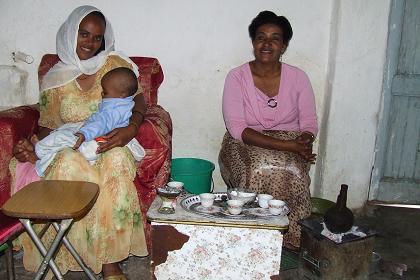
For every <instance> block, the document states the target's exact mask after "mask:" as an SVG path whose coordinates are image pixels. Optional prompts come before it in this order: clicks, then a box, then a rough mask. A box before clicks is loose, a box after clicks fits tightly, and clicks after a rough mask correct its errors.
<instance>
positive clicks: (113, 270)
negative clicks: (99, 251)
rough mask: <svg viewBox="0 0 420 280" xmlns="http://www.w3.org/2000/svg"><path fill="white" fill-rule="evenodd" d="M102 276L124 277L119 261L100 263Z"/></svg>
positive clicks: (105, 278)
mask: <svg viewBox="0 0 420 280" xmlns="http://www.w3.org/2000/svg"><path fill="white" fill-rule="evenodd" d="M102 276H103V277H104V280H111V279H112V280H114V279H115V280H123V279H126V278H125V276H124V273H123V272H122V270H121V268H120V265H119V263H107V264H103V265H102Z"/></svg>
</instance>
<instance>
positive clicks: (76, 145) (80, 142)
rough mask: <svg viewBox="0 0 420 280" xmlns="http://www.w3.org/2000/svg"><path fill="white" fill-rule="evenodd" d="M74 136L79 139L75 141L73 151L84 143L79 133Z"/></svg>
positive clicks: (82, 136) (83, 138)
mask: <svg viewBox="0 0 420 280" xmlns="http://www.w3.org/2000/svg"><path fill="white" fill-rule="evenodd" d="M74 135H75V136H77V137H78V138H79V139H77V141H76V144H74V146H73V150H77V149H78V148H79V147H80V145H82V143H83V142H84V141H85V136H84V135H83V134H82V133H80V132H76V133H75V134H74Z"/></svg>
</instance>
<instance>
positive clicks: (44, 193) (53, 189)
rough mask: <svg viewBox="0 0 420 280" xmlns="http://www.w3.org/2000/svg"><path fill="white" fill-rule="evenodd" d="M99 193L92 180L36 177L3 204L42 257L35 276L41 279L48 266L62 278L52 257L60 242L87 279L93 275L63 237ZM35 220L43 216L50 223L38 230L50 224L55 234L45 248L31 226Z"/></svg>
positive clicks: (45, 228) (86, 210) (5, 212)
mask: <svg viewBox="0 0 420 280" xmlns="http://www.w3.org/2000/svg"><path fill="white" fill-rule="evenodd" d="M98 195H99V186H98V185H97V184H94V183H88V182H78V181H55V180H50V181H44V180H43V181H37V182H33V183H30V184H29V185H27V186H25V187H24V188H23V189H21V190H20V191H18V192H17V193H16V194H14V195H13V196H12V197H11V198H10V199H9V200H8V201H7V202H6V203H5V204H4V205H3V207H2V211H3V213H4V214H5V215H7V216H10V217H15V218H19V220H20V221H21V222H22V224H23V226H24V227H25V230H26V231H27V232H28V234H29V236H30V237H31V239H32V241H33V242H34V243H35V245H36V247H37V248H38V250H39V251H40V252H41V254H42V256H43V257H44V260H43V262H42V263H41V265H40V267H39V269H38V272H37V274H36V276H35V279H42V278H43V276H44V274H46V273H47V271H48V267H50V268H51V270H52V271H53V273H54V275H55V276H56V278H57V279H63V276H62V275H61V273H60V271H59V269H58V267H57V265H56V264H55V262H54V260H53V256H55V253H56V251H57V250H58V248H59V245H60V244H61V242H63V243H64V245H65V246H66V247H67V249H68V250H69V251H70V253H71V254H72V255H73V257H74V258H75V259H76V261H77V262H78V263H79V265H80V266H81V267H82V269H83V270H84V271H85V273H86V274H87V276H88V277H89V279H96V277H95V275H94V274H93V273H92V272H91V271H90V269H89V268H88V267H87V266H86V265H85V264H84V263H83V261H82V259H81V258H80V256H79V255H78V254H77V252H76V250H75V249H74V248H73V246H72V245H71V243H70V242H69V240H68V239H67V238H66V234H67V233H68V231H69V229H70V227H71V224H72V223H73V221H74V220H75V219H76V220H77V219H80V218H82V217H84V216H85V215H86V214H87V213H88V212H89V210H90V209H91V208H92V206H93V205H94V204H95V202H96V199H97V198H98ZM34 220H45V221H47V222H49V223H47V224H46V227H44V229H43V230H42V231H41V233H42V232H45V231H46V230H47V228H48V227H49V226H50V225H51V224H52V225H53V226H54V228H55V229H56V231H57V235H56V237H55V239H54V241H53V243H52V244H51V247H50V248H49V249H48V250H47V249H46V248H45V246H44V244H43V243H42V241H41V237H42V234H41V236H38V235H37V234H36V232H35V231H34V229H33V227H32V223H33V221H34Z"/></svg>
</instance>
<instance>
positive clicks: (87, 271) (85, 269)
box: [53, 223, 96, 280]
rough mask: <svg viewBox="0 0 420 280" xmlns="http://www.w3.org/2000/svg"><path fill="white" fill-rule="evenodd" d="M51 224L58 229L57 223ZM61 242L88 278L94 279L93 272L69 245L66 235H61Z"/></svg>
mask: <svg viewBox="0 0 420 280" xmlns="http://www.w3.org/2000/svg"><path fill="white" fill-rule="evenodd" d="M53 226H54V228H55V230H56V231H59V229H60V226H59V225H58V223H53ZM63 243H64V246H66V247H67V249H68V250H69V252H70V254H72V256H73V258H74V259H75V260H76V261H77V263H78V264H79V265H80V267H81V268H82V269H83V271H84V272H85V273H86V275H87V276H88V278H89V279H90V280H96V276H95V274H94V273H93V272H92V271H91V270H90V268H89V267H87V265H86V264H85V263H84V262H83V260H82V258H81V257H80V256H79V254H78V253H77V251H76V250H75V249H74V247H73V245H71V243H70V240H68V238H67V237H66V236H64V237H63Z"/></svg>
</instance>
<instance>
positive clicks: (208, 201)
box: [199, 193, 216, 207]
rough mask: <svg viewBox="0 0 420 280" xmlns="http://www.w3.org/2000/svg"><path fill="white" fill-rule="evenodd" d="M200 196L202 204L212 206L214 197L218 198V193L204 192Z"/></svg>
mask: <svg viewBox="0 0 420 280" xmlns="http://www.w3.org/2000/svg"><path fill="white" fill-rule="evenodd" d="M199 196H200V201H201V205H203V207H210V206H212V205H213V202H214V199H215V198H216V195H214V194H212V193H202V194H200V195H199Z"/></svg>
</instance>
